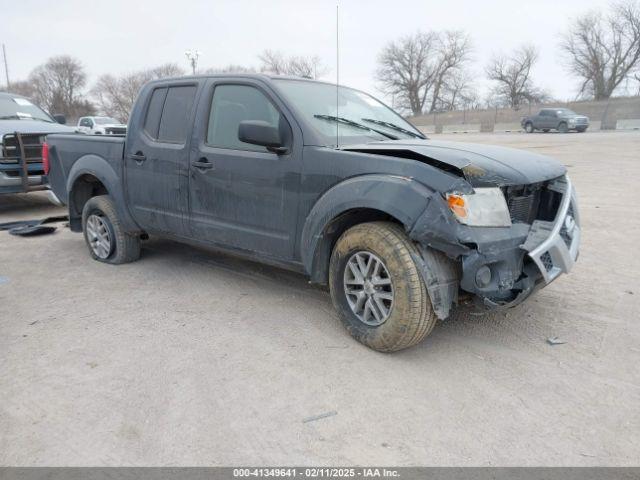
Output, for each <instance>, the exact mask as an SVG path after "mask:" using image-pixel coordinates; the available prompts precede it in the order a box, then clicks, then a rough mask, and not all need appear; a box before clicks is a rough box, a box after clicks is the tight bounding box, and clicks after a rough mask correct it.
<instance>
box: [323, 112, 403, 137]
mask: <svg viewBox="0 0 640 480" xmlns="http://www.w3.org/2000/svg"><path fill="white" fill-rule="evenodd" d="M314 117H315V118H320V119H321V120H329V121H330V122H340V123H344V124H345V125H350V126H352V127H355V128H359V129H360V130H369V131H370V132H375V133H377V134H378V135H382V136H383V137H387V138H389V139H391V140H398V137H396V136H395V135H391V134H390V133H387V132H383V131H382V130H378V129H377V128H371V127H368V126H366V125H363V124H362V123H358V122H354V121H353V120H349V119H348V118H344V117H336V116H335V115H319V114H318V115H314Z"/></svg>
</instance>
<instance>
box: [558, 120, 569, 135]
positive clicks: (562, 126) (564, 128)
mask: <svg viewBox="0 0 640 480" xmlns="http://www.w3.org/2000/svg"><path fill="white" fill-rule="evenodd" d="M558 131H559V132H560V133H567V132H568V131H569V127H568V125H567V124H566V123H565V122H562V123H561V124H560V125H558Z"/></svg>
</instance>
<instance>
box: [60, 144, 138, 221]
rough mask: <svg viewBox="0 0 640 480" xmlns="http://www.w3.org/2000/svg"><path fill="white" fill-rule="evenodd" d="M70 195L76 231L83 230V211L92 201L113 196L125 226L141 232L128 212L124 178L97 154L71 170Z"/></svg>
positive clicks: (83, 159)
mask: <svg viewBox="0 0 640 480" xmlns="http://www.w3.org/2000/svg"><path fill="white" fill-rule="evenodd" d="M67 192H68V207H69V227H70V228H71V230H72V231H74V232H79V231H82V209H83V208H84V206H85V204H86V203H87V201H89V199H90V198H92V197H95V196H98V195H110V196H111V197H112V198H113V200H114V203H115V206H116V210H117V213H118V216H119V217H120V219H121V221H122V224H123V226H125V228H126V229H127V230H129V231H132V232H133V231H137V230H139V228H138V227H137V225H136V224H135V222H134V220H133V219H132V218H131V216H130V215H129V212H128V211H127V210H126V207H125V204H124V202H125V199H124V193H123V190H122V179H121V178H120V177H119V176H118V174H117V173H116V171H115V170H114V168H113V167H112V166H111V165H110V164H109V162H107V161H106V160H105V159H104V158H102V157H99V156H97V155H85V156H83V157H80V158H79V159H78V160H77V161H76V162H75V163H74V164H73V167H71V170H70V171H69V175H68V178H67Z"/></svg>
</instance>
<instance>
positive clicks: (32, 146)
mask: <svg viewBox="0 0 640 480" xmlns="http://www.w3.org/2000/svg"><path fill="white" fill-rule="evenodd" d="M20 136H21V137H22V144H23V146H24V154H25V160H26V162H27V163H40V162H42V143H43V142H44V138H45V135H42V134H40V133H33V134H28V133H23V134H21V135H20ZM19 159H20V145H19V144H18V138H17V136H16V134H14V133H8V134H6V135H5V136H4V138H3V139H2V155H1V156H0V163H3V164H17V163H18V160H19Z"/></svg>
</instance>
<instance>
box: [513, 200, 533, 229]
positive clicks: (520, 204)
mask: <svg viewBox="0 0 640 480" xmlns="http://www.w3.org/2000/svg"><path fill="white" fill-rule="evenodd" d="M534 200H535V195H526V196H520V197H515V196H514V197H511V198H509V203H508V205H509V215H511V221H512V222H514V223H528V222H529V217H530V216H531V207H532V206H533V202H534Z"/></svg>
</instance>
